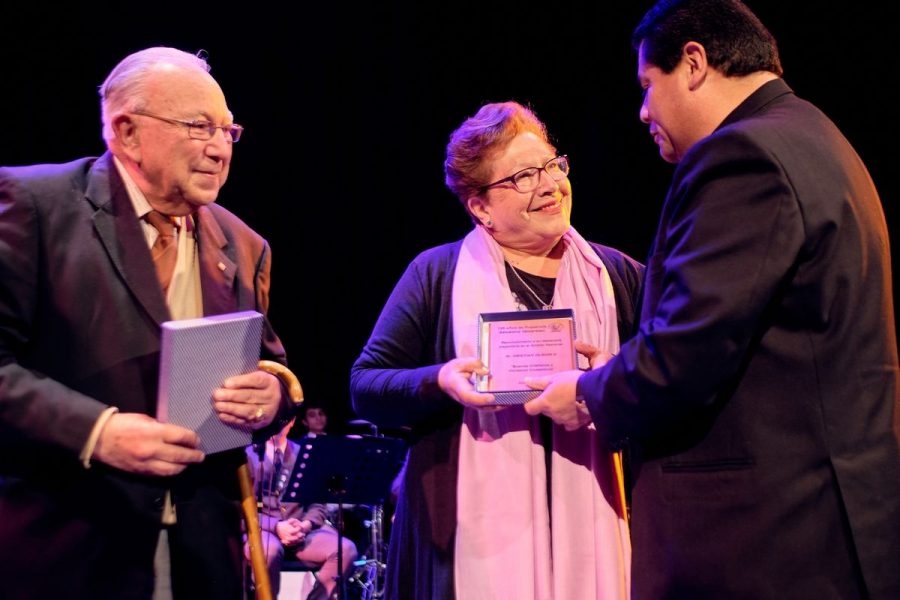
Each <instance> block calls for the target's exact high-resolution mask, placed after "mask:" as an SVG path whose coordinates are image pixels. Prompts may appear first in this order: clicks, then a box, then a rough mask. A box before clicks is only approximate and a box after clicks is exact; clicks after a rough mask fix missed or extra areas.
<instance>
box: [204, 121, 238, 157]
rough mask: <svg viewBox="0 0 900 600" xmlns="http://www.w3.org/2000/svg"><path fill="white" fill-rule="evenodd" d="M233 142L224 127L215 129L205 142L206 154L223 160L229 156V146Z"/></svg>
mask: <svg viewBox="0 0 900 600" xmlns="http://www.w3.org/2000/svg"><path fill="white" fill-rule="evenodd" d="M232 145H233V142H232V141H231V138H230V137H228V134H227V133H225V130H224V129H216V132H215V133H214V134H213V136H212V137H211V138H209V140H208V141H207V143H206V155H207V156H208V157H210V158H215V159H217V160H225V161H227V160H228V159H230V158H231V147H232Z"/></svg>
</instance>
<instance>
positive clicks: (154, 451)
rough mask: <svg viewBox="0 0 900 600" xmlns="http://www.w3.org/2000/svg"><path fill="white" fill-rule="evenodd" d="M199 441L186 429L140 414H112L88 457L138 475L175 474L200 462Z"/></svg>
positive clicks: (201, 458) (202, 455)
mask: <svg viewBox="0 0 900 600" xmlns="http://www.w3.org/2000/svg"><path fill="white" fill-rule="evenodd" d="M199 444H200V438H199V437H197V434H196V433H194V432H193V431H191V430H190V429H185V428H184V427H180V426H178V425H172V424H171V423H160V422H159V421H157V420H156V419H154V418H153V417H150V416H148V415H144V414H140V413H116V414H114V415H112V416H111V417H110V418H109V421H107V422H106V424H105V425H104V426H103V429H102V430H101V431H100V437H99V438H98V439H97V445H96V446H94V454H93V455H92V458H93V459H94V460H99V461H100V462H102V463H106V464H108V465H109V466H111V467H115V468H117V469H121V470H123V471H128V472H130V473H140V474H142V475H163V476H165V475H177V474H178V473H181V472H182V471H183V470H184V469H185V467H187V466H188V465H189V464H191V463H198V462H201V461H202V460H203V458H204V454H203V452H201V451H200V450H197V446H198V445H199Z"/></svg>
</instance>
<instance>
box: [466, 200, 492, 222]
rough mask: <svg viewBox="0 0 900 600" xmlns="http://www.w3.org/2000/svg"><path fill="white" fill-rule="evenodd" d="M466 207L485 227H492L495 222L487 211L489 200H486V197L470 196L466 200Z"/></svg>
mask: <svg viewBox="0 0 900 600" xmlns="http://www.w3.org/2000/svg"><path fill="white" fill-rule="evenodd" d="M466 207H467V208H468V209H469V212H470V213H472V214H473V215H475V218H476V219H477V220H478V221H479V222H480V223H481V224H482V225H484V226H485V227H488V228H490V227H491V226H492V225H493V224H494V223H493V221H491V215H490V213H489V212H488V211H487V202H485V200H484V198H482V197H481V196H469V198H468V199H467V200H466Z"/></svg>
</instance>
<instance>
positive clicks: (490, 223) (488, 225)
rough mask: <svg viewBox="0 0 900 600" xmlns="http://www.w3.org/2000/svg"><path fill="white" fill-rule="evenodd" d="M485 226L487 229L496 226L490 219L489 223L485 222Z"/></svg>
mask: <svg viewBox="0 0 900 600" xmlns="http://www.w3.org/2000/svg"><path fill="white" fill-rule="evenodd" d="M484 226H485V227H493V226H494V222H493V221H491V220H490V219H488V220H487V221H485V222H484Z"/></svg>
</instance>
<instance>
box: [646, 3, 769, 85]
mask: <svg viewBox="0 0 900 600" xmlns="http://www.w3.org/2000/svg"><path fill="white" fill-rule="evenodd" d="M688 42H698V43H700V44H702V45H703V47H704V48H705V49H706V57H707V60H708V61H709V65H710V66H711V67H713V68H715V69H716V70H717V71H719V72H721V73H723V74H724V75H725V76H727V77H732V76H741V75H749V74H751V73H755V72H757V71H770V72H772V73H775V74H776V75H778V76H781V74H782V69H781V60H780V59H779V58H778V45H777V44H776V42H775V38H774V37H772V34H771V33H769V30H768V29H766V27H765V25H763V24H762V23H761V22H760V20H759V19H758V18H757V17H756V15H754V14H753V13H752V12H751V11H750V9H749V8H747V7H746V6H744V4H743V3H741V2H739V0H660V2H657V3H656V4H655V5H654V6H653V8H651V9H650V10H649V11H648V12H647V14H646V15H644V18H643V19H641V22H640V24H639V25H638V26H637V28H636V29H635V30H634V34H633V35H632V37H631V43H632V45H633V46H634V48H635V50H637V49H639V48H640V46H641V43H643V44H644V51H643V52H644V61H645V62H647V63H649V64H651V65H655V66H657V67H659V68H660V69H661V70H662V71H663V73H671V72H672V70H673V69H675V67H676V66H677V65H678V61H679V60H681V51H682V49H683V48H684V45H685V44H686V43H688Z"/></svg>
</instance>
